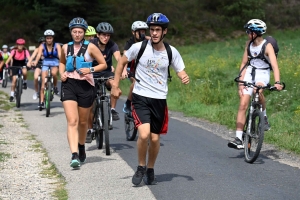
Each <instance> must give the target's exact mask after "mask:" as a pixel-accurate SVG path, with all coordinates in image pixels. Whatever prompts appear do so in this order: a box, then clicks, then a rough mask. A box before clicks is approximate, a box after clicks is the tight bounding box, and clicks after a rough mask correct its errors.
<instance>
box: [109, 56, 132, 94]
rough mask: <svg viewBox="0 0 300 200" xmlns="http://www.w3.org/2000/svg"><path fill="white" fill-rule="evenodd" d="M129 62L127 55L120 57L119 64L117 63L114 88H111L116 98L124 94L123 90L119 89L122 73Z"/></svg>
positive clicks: (113, 82)
mask: <svg viewBox="0 0 300 200" xmlns="http://www.w3.org/2000/svg"><path fill="white" fill-rule="evenodd" d="M127 63H128V59H127V57H126V56H125V55H123V56H122V57H121V59H119V61H118V64H117V69H116V71H115V78H114V80H113V81H112V84H111V85H112V89H111V95H112V96H114V97H115V98H119V96H120V95H121V94H122V91H121V90H120V89H119V82H120V77H121V74H122V71H123V70H124V67H125V66H126V64H127Z"/></svg>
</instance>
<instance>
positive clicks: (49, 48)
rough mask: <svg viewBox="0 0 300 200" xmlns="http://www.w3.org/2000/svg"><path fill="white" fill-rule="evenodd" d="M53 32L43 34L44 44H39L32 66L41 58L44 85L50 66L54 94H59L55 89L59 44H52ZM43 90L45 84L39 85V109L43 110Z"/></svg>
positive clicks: (47, 31)
mask: <svg viewBox="0 0 300 200" xmlns="http://www.w3.org/2000/svg"><path fill="white" fill-rule="evenodd" d="M54 35H55V33H54V31H53V30H51V29H48V30H46V31H45V32H44V36H45V39H46V41H45V43H43V44H41V45H40V47H39V52H38V55H37V56H36V60H35V61H34V62H33V63H34V66H35V65H36V64H37V63H38V62H39V60H40V58H41V57H42V56H43V57H44V60H43V66H42V83H45V78H46V76H47V70H48V66H51V73H52V76H53V85H54V88H53V90H54V93H55V94H57V95H58V94H59V92H58V89H57V72H58V65H59V58H60V54H61V46H60V44H59V43H55V42H54ZM44 89H45V84H42V85H41V93H40V99H41V104H40V105H39V107H42V108H44Z"/></svg>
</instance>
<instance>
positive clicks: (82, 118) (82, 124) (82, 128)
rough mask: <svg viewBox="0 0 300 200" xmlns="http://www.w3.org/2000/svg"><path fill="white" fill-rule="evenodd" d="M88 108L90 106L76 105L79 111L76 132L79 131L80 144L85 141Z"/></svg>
mask: <svg viewBox="0 0 300 200" xmlns="http://www.w3.org/2000/svg"><path fill="white" fill-rule="evenodd" d="M90 110H91V107H89V108H82V107H78V112H79V125H78V133H79V144H81V145H83V144H84V143H85V139H86V133H87V129H88V118H89V114H90Z"/></svg>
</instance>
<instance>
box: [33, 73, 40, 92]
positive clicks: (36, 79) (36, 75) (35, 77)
mask: <svg viewBox="0 0 300 200" xmlns="http://www.w3.org/2000/svg"><path fill="white" fill-rule="evenodd" d="M40 74H41V69H40V68H35V70H34V89H35V92H38V78H39V75H40Z"/></svg>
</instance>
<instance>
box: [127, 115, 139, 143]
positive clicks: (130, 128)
mask: <svg viewBox="0 0 300 200" xmlns="http://www.w3.org/2000/svg"><path fill="white" fill-rule="evenodd" d="M124 124H125V133H126V139H127V140H128V141H133V140H135V138H136V134H137V129H136V128H135V127H134V121H133V118H132V116H130V114H127V113H125V115H124Z"/></svg>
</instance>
